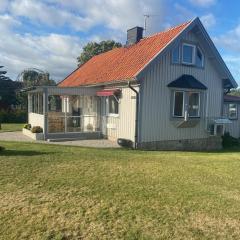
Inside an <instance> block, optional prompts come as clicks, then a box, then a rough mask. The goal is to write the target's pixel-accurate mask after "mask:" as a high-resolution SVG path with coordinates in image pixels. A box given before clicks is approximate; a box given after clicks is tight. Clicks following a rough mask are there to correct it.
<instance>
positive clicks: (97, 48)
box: [77, 40, 122, 66]
mask: <svg viewBox="0 0 240 240" xmlns="http://www.w3.org/2000/svg"><path fill="white" fill-rule="evenodd" d="M119 47H122V44H121V43H119V42H115V41H113V40H107V41H102V42H100V43H96V42H90V43H88V44H87V45H85V46H84V47H83V52H82V53H81V55H80V56H79V57H78V58H77V61H78V66H81V65H82V64H84V63H85V62H87V61H88V60H89V59H91V58H92V57H93V56H96V55H99V54H100V53H104V52H108V51H110V50H112V49H114V48H119Z"/></svg>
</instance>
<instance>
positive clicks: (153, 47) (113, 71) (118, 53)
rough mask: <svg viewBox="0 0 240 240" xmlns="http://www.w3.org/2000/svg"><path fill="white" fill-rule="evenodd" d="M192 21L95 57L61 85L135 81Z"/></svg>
mask: <svg viewBox="0 0 240 240" xmlns="http://www.w3.org/2000/svg"><path fill="white" fill-rule="evenodd" d="M190 23H191V22H186V23H183V24H181V25H179V26H176V27H174V28H171V29H169V30H167V31H164V32H160V33H157V34H155V35H153V36H150V37H145V38H143V39H141V40H140V41H139V42H138V43H136V44H134V45H131V46H127V47H121V48H115V49H113V50H111V51H109V52H106V53H103V54H100V55H97V56H94V57H93V58H91V59H90V60H89V61H88V62H86V63H85V64H83V65H82V66H80V67H79V68H78V69H76V70H75V71H74V72H73V73H71V74H70V75H69V76H67V77H66V78H65V79H64V80H63V81H62V82H60V83H59V85H58V86H60V87H74V86H80V85H92V84H99V83H107V82H113V81H122V80H126V81H127V80H131V79H133V78H134V77H135V76H136V75H137V73H138V72H139V71H140V70H142V69H143V68H144V67H145V65H147V64H148V63H149V62H150V61H151V60H152V59H153V58H154V57H155V56H156V55H157V54H158V53H159V52H160V51H161V50H163V49H164V48H165V47H166V46H167V45H168V44H169V43H170V42H171V41H172V40H173V39H174V38H175V37H177V36H178V35H179V34H180V33H181V32H182V31H183V30H184V29H185V28H186V27H187V26H188V25H189V24H190Z"/></svg>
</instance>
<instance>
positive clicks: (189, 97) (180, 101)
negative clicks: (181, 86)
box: [173, 91, 200, 118]
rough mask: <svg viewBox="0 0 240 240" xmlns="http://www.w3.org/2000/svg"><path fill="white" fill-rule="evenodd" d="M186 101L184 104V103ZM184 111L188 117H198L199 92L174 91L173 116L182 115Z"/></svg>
mask: <svg viewBox="0 0 240 240" xmlns="http://www.w3.org/2000/svg"><path fill="white" fill-rule="evenodd" d="M185 103H186V104H185ZM185 111H186V112H187V114H188V117H190V118H191V117H192V118H193V117H200V93H199V92H189V91H186V92H183V91H175V92H174V101H173V116H174V117H184V113H185Z"/></svg>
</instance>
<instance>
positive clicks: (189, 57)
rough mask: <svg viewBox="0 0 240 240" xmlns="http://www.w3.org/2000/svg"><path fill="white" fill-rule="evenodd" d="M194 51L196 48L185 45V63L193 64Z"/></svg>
mask: <svg viewBox="0 0 240 240" xmlns="http://www.w3.org/2000/svg"><path fill="white" fill-rule="evenodd" d="M193 51H194V47H193V46H189V45H183V62H184V63H190V64H192V63H193Z"/></svg>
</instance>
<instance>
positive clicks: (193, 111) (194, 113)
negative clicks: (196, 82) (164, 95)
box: [188, 93, 199, 117]
mask: <svg viewBox="0 0 240 240" xmlns="http://www.w3.org/2000/svg"><path fill="white" fill-rule="evenodd" d="M188 114H189V117H198V116H199V93H189V98H188Z"/></svg>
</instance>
